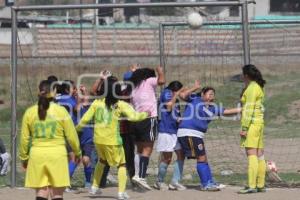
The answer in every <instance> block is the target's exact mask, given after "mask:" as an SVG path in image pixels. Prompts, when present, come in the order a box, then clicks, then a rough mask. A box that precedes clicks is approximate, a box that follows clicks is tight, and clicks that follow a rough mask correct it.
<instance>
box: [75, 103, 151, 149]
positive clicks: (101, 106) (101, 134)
mask: <svg viewBox="0 0 300 200" xmlns="http://www.w3.org/2000/svg"><path fill="white" fill-rule="evenodd" d="M121 116H122V117H123V116H125V117H126V118H127V120H129V121H142V120H144V119H146V118H147V117H148V113H146V112H136V111H135V110H134V109H133V107H132V106H131V105H130V104H128V103H126V102H124V101H118V102H117V103H116V105H115V106H114V107H113V108H112V109H111V110H109V109H107V107H106V105H105V101H104V99H97V100H95V101H94V102H93V103H92V104H91V106H90V108H89V109H88V111H86V113H85V114H84V115H83V117H82V118H81V120H80V122H79V123H78V125H77V127H76V129H77V131H78V132H79V131H80V130H81V129H82V128H83V127H84V126H85V125H86V124H88V123H89V122H90V121H91V120H93V121H94V143H95V144H103V145H122V143H123V142H122V138H121V136H120V130H119V129H120V125H119V120H120V117H121Z"/></svg>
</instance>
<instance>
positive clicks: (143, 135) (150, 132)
mask: <svg viewBox="0 0 300 200" xmlns="http://www.w3.org/2000/svg"><path fill="white" fill-rule="evenodd" d="M157 124H158V122H157V118H156V117H152V118H147V119H145V120H143V121H140V122H134V123H131V132H132V133H133V134H134V136H135V141H136V142H154V141H155V139H156V137H157Z"/></svg>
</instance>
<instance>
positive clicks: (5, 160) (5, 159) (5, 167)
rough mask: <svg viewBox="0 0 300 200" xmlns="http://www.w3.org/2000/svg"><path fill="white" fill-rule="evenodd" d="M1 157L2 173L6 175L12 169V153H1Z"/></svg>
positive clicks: (0, 173) (0, 172)
mask: <svg viewBox="0 0 300 200" xmlns="http://www.w3.org/2000/svg"><path fill="white" fill-rule="evenodd" d="M1 159H2V163H1V166H2V167H1V171H0V175H1V176H5V175H7V173H8V172H9V171H10V155H9V153H3V154H1Z"/></svg>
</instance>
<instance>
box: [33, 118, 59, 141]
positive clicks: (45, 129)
mask: <svg viewBox="0 0 300 200" xmlns="http://www.w3.org/2000/svg"><path fill="white" fill-rule="evenodd" d="M55 132H56V122H37V123H36V124H35V125H34V137H35V138H48V139H53V138H54V136H55Z"/></svg>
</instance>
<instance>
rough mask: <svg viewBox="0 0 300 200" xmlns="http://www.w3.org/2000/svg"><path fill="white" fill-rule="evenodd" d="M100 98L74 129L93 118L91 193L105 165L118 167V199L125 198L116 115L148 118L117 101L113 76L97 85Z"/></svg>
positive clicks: (122, 154)
mask: <svg viewBox="0 0 300 200" xmlns="http://www.w3.org/2000/svg"><path fill="white" fill-rule="evenodd" d="M100 92H101V93H102V94H103V97H104V99H96V100H95V101H94V102H93V103H92V104H91V106H90V108H89V109H88V111H87V112H86V113H85V114H84V116H83V117H82V118H81V120H80V122H79V124H78V126H77V130H78V131H80V130H81V129H82V128H83V127H84V126H85V125H86V124H87V123H89V121H90V120H92V119H93V120H94V144H95V147H96V150H97V154H98V156H99V161H98V163H97V164H96V168H95V173H94V177H93V185H92V188H91V193H92V194H97V193H99V182H100V179H101V177H102V174H103V170H104V168H105V166H106V165H109V166H116V167H118V184H119V193H118V199H120V200H122V199H128V198H129V197H128V195H127V193H126V192H125V189H126V179H127V175H126V162H125V155H124V149H123V146H122V138H121V136H120V132H119V119H120V116H121V115H122V116H126V117H127V118H128V120H129V121H141V120H144V119H146V118H147V117H148V113H146V112H141V113H138V112H135V111H134V109H133V108H132V107H131V106H130V105H129V104H128V103H126V102H124V101H121V100H118V98H117V96H116V95H120V94H121V87H120V85H119V84H117V78H115V77H113V76H110V77H108V78H107V79H106V80H105V81H104V83H103V84H102V85H101V88H100Z"/></svg>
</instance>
